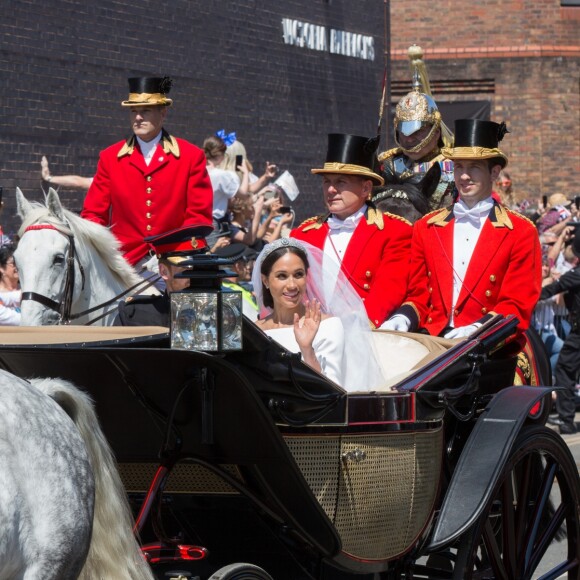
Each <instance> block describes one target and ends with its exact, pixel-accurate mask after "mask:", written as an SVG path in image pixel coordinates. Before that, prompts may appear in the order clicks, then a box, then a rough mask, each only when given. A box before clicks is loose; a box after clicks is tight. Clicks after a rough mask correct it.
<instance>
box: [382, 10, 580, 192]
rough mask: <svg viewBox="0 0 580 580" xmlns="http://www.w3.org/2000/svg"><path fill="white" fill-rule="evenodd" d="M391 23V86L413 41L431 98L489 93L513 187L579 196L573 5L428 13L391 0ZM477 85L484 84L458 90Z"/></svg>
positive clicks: (578, 80)
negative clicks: (504, 130) (505, 131)
mask: <svg viewBox="0 0 580 580" xmlns="http://www.w3.org/2000/svg"><path fill="white" fill-rule="evenodd" d="M442 13H443V14H445V13H446V14H447V16H446V17H445V18H442V17H441V14H442ZM451 14H453V17H452V18H449V15H451ZM391 28H392V31H393V32H392V37H391V55H392V59H393V79H394V81H395V84H396V86H398V87H400V86H401V83H402V82H403V80H408V79H409V68H408V64H407V63H408V58H407V48H408V47H409V46H410V45H412V44H414V43H415V44H418V45H419V46H421V47H422V48H423V49H424V53H425V60H426V62H427V65H428V69H429V75H430V78H431V81H433V85H434V95H435V98H436V100H437V101H439V102H443V101H449V102H453V101H461V100H466V99H489V100H490V101H491V118H492V120H505V121H506V122H507V124H508V127H509V128H510V130H511V134H509V135H507V136H506V137H505V139H504V141H503V143H502V146H503V148H504V149H505V151H506V153H507V154H508V155H509V157H510V163H509V168H508V171H509V172H510V173H511V177H512V180H513V182H514V186H515V188H517V189H518V191H519V192H521V193H524V194H526V195H528V196H530V197H539V196H540V195H543V194H547V195H549V194H551V193H554V192H555V191H561V192H563V193H565V194H566V195H568V197H569V198H572V197H573V196H574V195H579V194H580V186H579V185H578V184H579V182H580V35H579V33H578V30H580V8H573V7H569V8H561V7H560V2H559V0H505V1H501V2H500V1H498V0H480V1H478V2H477V3H474V2H465V1H464V2H460V1H451V0H448V1H447V2H438V3H437V13H433V3H432V2H428V1H427V0H418V1H416V2H413V3H412V7H410V4H409V3H408V2H404V0H392V1H391ZM397 81H398V84H397ZM457 81H461V82H459V83H457ZM484 81H485V83H484ZM453 83H455V84H453ZM484 85H485V86H487V87H489V86H492V87H493V90H492V91H491V92H481V93H477V92H474V93H466V90H468V89H469V87H475V90H476V89H477V87H483V86H484ZM437 87H439V88H440V91H439V92H437ZM454 87H455V88H454Z"/></svg>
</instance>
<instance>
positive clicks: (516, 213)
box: [505, 207, 536, 227]
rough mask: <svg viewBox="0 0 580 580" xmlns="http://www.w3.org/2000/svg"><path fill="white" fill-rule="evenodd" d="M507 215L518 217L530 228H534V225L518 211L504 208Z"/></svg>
mask: <svg viewBox="0 0 580 580" xmlns="http://www.w3.org/2000/svg"><path fill="white" fill-rule="evenodd" d="M505 209H506V210H507V211H508V212H509V213H511V214H513V215H515V216H517V217H519V218H520V219H523V220H524V221H526V222H528V223H529V224H530V225H531V226H534V227H536V224H535V223H534V222H533V221H532V220H531V219H530V218H528V217H526V216H525V215H524V214H522V213H520V212H519V211H515V210H513V209H509V208H508V207H506V208H505Z"/></svg>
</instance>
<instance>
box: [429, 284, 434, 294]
mask: <svg viewBox="0 0 580 580" xmlns="http://www.w3.org/2000/svg"><path fill="white" fill-rule="evenodd" d="M431 292H433V288H431V286H429V294H431Z"/></svg>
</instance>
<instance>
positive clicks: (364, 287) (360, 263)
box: [290, 208, 413, 327]
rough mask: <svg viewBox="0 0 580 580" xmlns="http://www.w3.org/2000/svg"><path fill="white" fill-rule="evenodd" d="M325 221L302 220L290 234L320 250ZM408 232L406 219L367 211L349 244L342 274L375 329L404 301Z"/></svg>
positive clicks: (408, 245)
mask: <svg viewBox="0 0 580 580" xmlns="http://www.w3.org/2000/svg"><path fill="white" fill-rule="evenodd" d="M327 218H328V216H320V217H318V218H311V219H309V220H306V221H305V222H304V223H302V224H301V225H300V226H299V227H297V228H296V229H294V230H293V231H292V232H291V234H290V235H291V236H292V237H294V238H297V239H299V240H304V241H305V242H308V243H309V244H312V245H313V246H316V247H317V248H320V249H322V250H323V249H324V243H325V241H326V236H327V235H328V231H329V228H328V224H327V223H326V219H327ZM412 233H413V228H412V226H411V224H410V223H409V222H408V221H407V220H406V219H404V218H401V217H399V216H395V215H392V214H389V213H382V212H377V211H376V210H374V209H372V208H369V210H368V212H367V217H366V219H365V218H363V219H361V221H360V222H359V224H358V226H357V228H356V230H355V231H354V232H353V234H352V237H351V239H350V241H349V244H348V247H347V249H346V252H345V254H344V259H343V261H342V271H343V272H344V273H345V274H346V276H347V277H348V279H349V281H350V283H351V284H352V285H353V287H354V288H355V290H356V291H357V292H358V294H359V296H360V297H361V298H362V299H363V301H364V303H365V308H366V311H367V314H368V317H369V319H370V321H371V322H372V323H373V325H374V326H375V327H377V326H380V325H381V324H382V323H383V322H384V321H385V320H386V319H387V318H388V317H389V315H390V314H391V313H392V312H393V310H395V309H396V308H398V307H399V306H400V305H401V302H403V300H404V298H405V295H406V292H407V278H408V274H409V252H410V248H411V236H412Z"/></svg>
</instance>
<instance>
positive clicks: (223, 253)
mask: <svg viewBox="0 0 580 580" xmlns="http://www.w3.org/2000/svg"><path fill="white" fill-rule="evenodd" d="M214 254H215V255H216V256H219V257H220V258H228V259H236V258H237V260H236V262H235V264H233V267H234V270H236V272H238V273H239V272H240V270H241V268H239V267H238V266H239V265H240V263H243V264H244V265H245V264H246V263H248V262H250V261H252V260H253V259H254V258H255V257H256V256H257V252H256V251H255V250H253V249H252V248H250V247H249V246H247V245H246V244H242V243H237V242H236V243H233V244H229V245H228V246H224V247H223V248H218V249H217V250H215V251H214ZM230 268H231V267H230V266H227V267H226V269H228V270H229V269H230ZM222 286H225V287H226V288H229V289H230V290H235V291H236V292H241V293H242V312H243V314H244V316H246V317H247V318H249V319H250V320H252V321H253V322H255V321H256V320H258V304H257V302H256V298H255V297H254V295H253V294H252V292H251V291H250V290H249V289H248V287H247V286H246V285H245V284H244V283H243V281H241V280H239V279H238V276H232V277H229V278H224V279H223V281H222Z"/></svg>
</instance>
